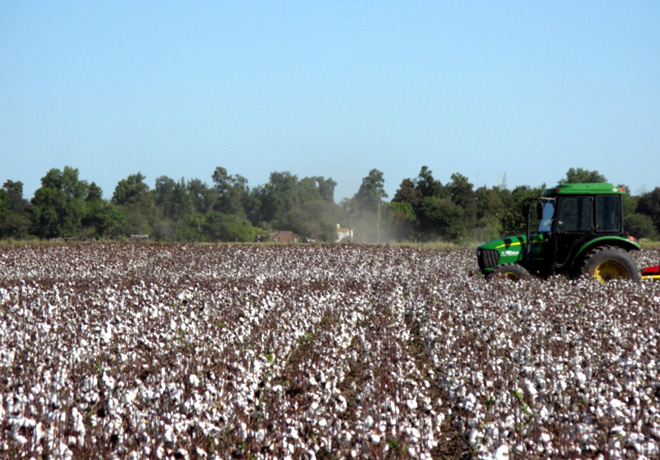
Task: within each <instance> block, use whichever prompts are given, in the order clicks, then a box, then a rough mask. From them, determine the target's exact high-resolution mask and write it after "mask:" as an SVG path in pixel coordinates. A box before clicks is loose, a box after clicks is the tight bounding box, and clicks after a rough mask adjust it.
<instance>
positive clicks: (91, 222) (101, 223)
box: [82, 182, 126, 238]
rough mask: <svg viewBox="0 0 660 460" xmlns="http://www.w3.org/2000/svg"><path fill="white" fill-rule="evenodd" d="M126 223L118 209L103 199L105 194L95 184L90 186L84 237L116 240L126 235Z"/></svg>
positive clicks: (84, 219) (86, 200) (83, 225)
mask: <svg viewBox="0 0 660 460" xmlns="http://www.w3.org/2000/svg"><path fill="white" fill-rule="evenodd" d="M125 225H126V224H125V221H124V216H123V214H122V213H121V212H120V211H119V209H117V207H116V206H115V205H114V204H112V203H109V202H107V201H105V200H104V199H103V192H102V190H101V188H100V187H99V186H97V185H96V184H95V183H94V182H92V183H91V184H89V189H88V191H87V197H86V198H85V216H84V217H83V220H82V227H83V231H82V233H83V236H86V237H88V238H116V237H118V236H120V235H122V234H123V233H124V230H125Z"/></svg>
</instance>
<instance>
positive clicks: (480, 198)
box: [472, 186, 505, 241]
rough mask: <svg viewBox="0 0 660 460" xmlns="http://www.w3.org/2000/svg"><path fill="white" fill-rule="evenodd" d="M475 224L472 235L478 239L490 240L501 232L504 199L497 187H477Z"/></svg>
mask: <svg viewBox="0 0 660 460" xmlns="http://www.w3.org/2000/svg"><path fill="white" fill-rule="evenodd" d="M475 195H476V201H477V226H476V228H475V229H474V231H473V235H472V236H473V237H474V238H476V239H478V240H486V241H487V240H492V239H495V238H497V237H499V236H500V235H501V234H502V216H503V214H504V209H505V206H504V199H503V193H502V190H501V189H500V188H499V187H492V188H487V187H485V186H484V187H479V188H478V189H477V190H476V192H475Z"/></svg>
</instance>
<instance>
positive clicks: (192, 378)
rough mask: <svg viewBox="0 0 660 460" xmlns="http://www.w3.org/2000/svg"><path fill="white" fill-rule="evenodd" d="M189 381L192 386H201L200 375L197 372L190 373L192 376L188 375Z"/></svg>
mask: <svg viewBox="0 0 660 460" xmlns="http://www.w3.org/2000/svg"><path fill="white" fill-rule="evenodd" d="M188 383H190V385H191V386H192V387H195V388H197V387H198V386H199V377H197V375H195V374H190V377H188Z"/></svg>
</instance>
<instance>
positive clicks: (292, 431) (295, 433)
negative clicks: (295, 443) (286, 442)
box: [289, 427, 299, 439]
mask: <svg viewBox="0 0 660 460" xmlns="http://www.w3.org/2000/svg"><path fill="white" fill-rule="evenodd" d="M289 436H290V437H291V439H298V437H299V436H298V430H296V429H295V427H291V429H290V430H289Z"/></svg>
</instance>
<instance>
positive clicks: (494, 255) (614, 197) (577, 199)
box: [477, 183, 640, 281]
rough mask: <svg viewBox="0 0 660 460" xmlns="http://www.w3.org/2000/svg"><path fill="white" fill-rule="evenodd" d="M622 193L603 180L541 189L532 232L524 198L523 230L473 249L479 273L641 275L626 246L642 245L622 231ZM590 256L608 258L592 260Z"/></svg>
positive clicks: (508, 274) (635, 277) (514, 274)
mask: <svg viewBox="0 0 660 460" xmlns="http://www.w3.org/2000/svg"><path fill="white" fill-rule="evenodd" d="M624 194H625V190H624V189H620V188H616V187H614V186H613V185H612V184H605V183H586V184H563V185H558V186H556V187H553V188H550V189H546V190H544V191H543V193H542V196H541V198H540V199H539V200H538V201H536V218H537V219H538V227H537V229H536V233H534V234H532V233H531V223H532V220H533V219H532V212H531V211H532V207H533V206H532V204H533V203H527V204H526V205H525V206H524V207H523V212H524V213H525V217H526V222H527V233H526V234H525V235H521V236H515V237H508V238H503V239H500V240H495V241H490V242H488V243H486V244H483V245H481V246H480V247H479V248H477V258H478V260H479V267H480V269H481V271H482V273H484V274H485V275H492V274H498V273H504V274H505V275H506V276H509V277H520V276H525V275H529V274H535V275H540V276H544V277H545V276H549V275H552V274H555V273H566V274H568V275H570V276H578V275H580V274H582V273H590V274H591V275H593V276H595V277H596V278H598V279H600V280H601V281H606V280H609V279H612V278H632V279H639V269H638V268H637V264H636V263H635V261H634V260H633V259H632V257H630V255H629V254H628V251H630V250H637V249H640V246H639V244H638V243H637V242H636V241H635V240H634V238H632V237H629V236H627V234H626V233H625V231H624V227H623V204H622V196H623V195H624ZM594 257H596V261H599V260H601V259H607V263H605V262H603V263H596V262H594ZM594 264H596V265H594ZM514 272H515V273H514Z"/></svg>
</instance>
